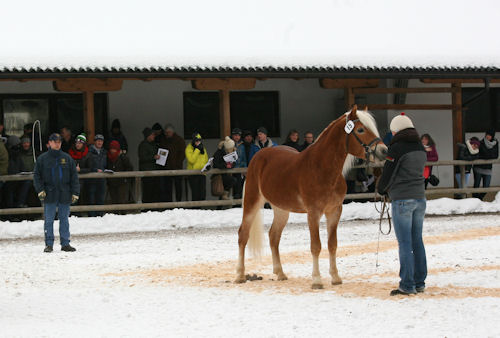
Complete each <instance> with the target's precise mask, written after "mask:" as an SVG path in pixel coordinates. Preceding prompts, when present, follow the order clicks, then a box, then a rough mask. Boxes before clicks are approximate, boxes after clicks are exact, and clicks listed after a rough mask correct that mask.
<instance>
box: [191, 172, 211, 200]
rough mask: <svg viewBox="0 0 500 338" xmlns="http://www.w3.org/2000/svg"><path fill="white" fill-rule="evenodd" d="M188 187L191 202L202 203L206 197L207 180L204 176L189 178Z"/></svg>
mask: <svg viewBox="0 0 500 338" xmlns="http://www.w3.org/2000/svg"><path fill="white" fill-rule="evenodd" d="M188 180H189V187H190V188H191V200H192V201H203V200H205V199H206V196H207V178H206V177H205V175H193V176H189V179H188Z"/></svg>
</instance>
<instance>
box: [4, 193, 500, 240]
mask: <svg viewBox="0 0 500 338" xmlns="http://www.w3.org/2000/svg"><path fill="white" fill-rule="evenodd" d="M376 208H378V209H379V210H380V203H377V205H375V203H373V202H366V203H358V202H352V203H349V204H346V205H344V207H343V210H342V217H341V221H348V220H355V219H374V220H375V219H378V218H379V217H380V215H379V213H378V211H377V209H376ZM262 212H263V219H264V223H265V224H268V225H269V224H271V223H272V221H273V212H272V210H270V209H262ZM474 212H481V213H495V212H500V193H498V194H497V195H496V198H495V200H494V201H493V202H482V201H480V200H479V199H476V198H468V199H462V200H454V199H450V198H440V199H435V200H430V201H428V202H427V211H426V214H427V215H456V214H469V213H474ZM241 216H242V209H241V208H233V209H227V210H197V209H173V210H165V211H161V212H152V211H149V212H146V213H142V214H131V215H113V214H106V215H104V216H103V217H74V216H73V217H71V218H70V225H71V228H70V229H71V233H72V234H106V233H126V232H145V231H160V230H171V229H178V228H195V227H196V228H224V227H235V226H239V224H240V222H241ZM322 221H323V222H324V221H325V218H324V217H323V219H322ZM306 222H307V215H306V214H295V213H291V214H290V218H289V221H288V223H306ZM57 229H58V222H55V224H54V230H55V232H56V233H57V231H58V230H57ZM42 234H43V221H42V220H38V221H22V222H0V238H27V237H34V236H41V235H42Z"/></svg>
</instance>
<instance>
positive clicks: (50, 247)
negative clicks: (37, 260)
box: [43, 245, 54, 252]
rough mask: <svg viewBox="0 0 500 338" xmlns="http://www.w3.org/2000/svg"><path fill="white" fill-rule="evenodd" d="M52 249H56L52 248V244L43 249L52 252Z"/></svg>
mask: <svg viewBox="0 0 500 338" xmlns="http://www.w3.org/2000/svg"><path fill="white" fill-rule="evenodd" d="M52 251H54V250H53V249H52V245H47V246H46V247H45V249H43V252H52Z"/></svg>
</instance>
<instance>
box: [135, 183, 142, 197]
mask: <svg viewBox="0 0 500 338" xmlns="http://www.w3.org/2000/svg"><path fill="white" fill-rule="evenodd" d="M135 203H142V189H141V177H140V176H137V177H136V178H135Z"/></svg>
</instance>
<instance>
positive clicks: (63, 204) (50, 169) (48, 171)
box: [33, 133, 80, 252]
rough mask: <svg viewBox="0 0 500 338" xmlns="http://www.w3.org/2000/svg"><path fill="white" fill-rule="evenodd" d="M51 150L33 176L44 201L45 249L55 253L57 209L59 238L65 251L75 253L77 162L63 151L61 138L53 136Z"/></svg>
mask: <svg viewBox="0 0 500 338" xmlns="http://www.w3.org/2000/svg"><path fill="white" fill-rule="evenodd" d="M49 146H50V149H49V151H47V152H46V153H43V154H42V155H40V157H39V158H38V160H37V162H36V165H35V173H34V175H33V184H34V186H35V191H36V193H37V194H38V198H40V200H41V201H43V202H44V204H43V208H44V217H45V222H44V230H45V245H46V246H45V250H44V252H52V251H53V248H52V247H53V245H54V228H53V226H54V218H55V217H56V209H57V210H58V211H57V212H58V216H59V236H60V240H61V250H62V251H68V252H72V251H75V250H76V249H75V248H73V247H72V246H71V245H70V244H69V242H70V233H69V221H68V217H69V207H70V204H71V203H75V202H76V201H78V198H79V195H80V184H79V182H78V173H77V171H76V164H75V161H73V159H72V158H71V157H70V156H69V155H68V154H67V153H65V152H63V151H61V135H59V134H55V133H54V134H52V135H50V137H49Z"/></svg>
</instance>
